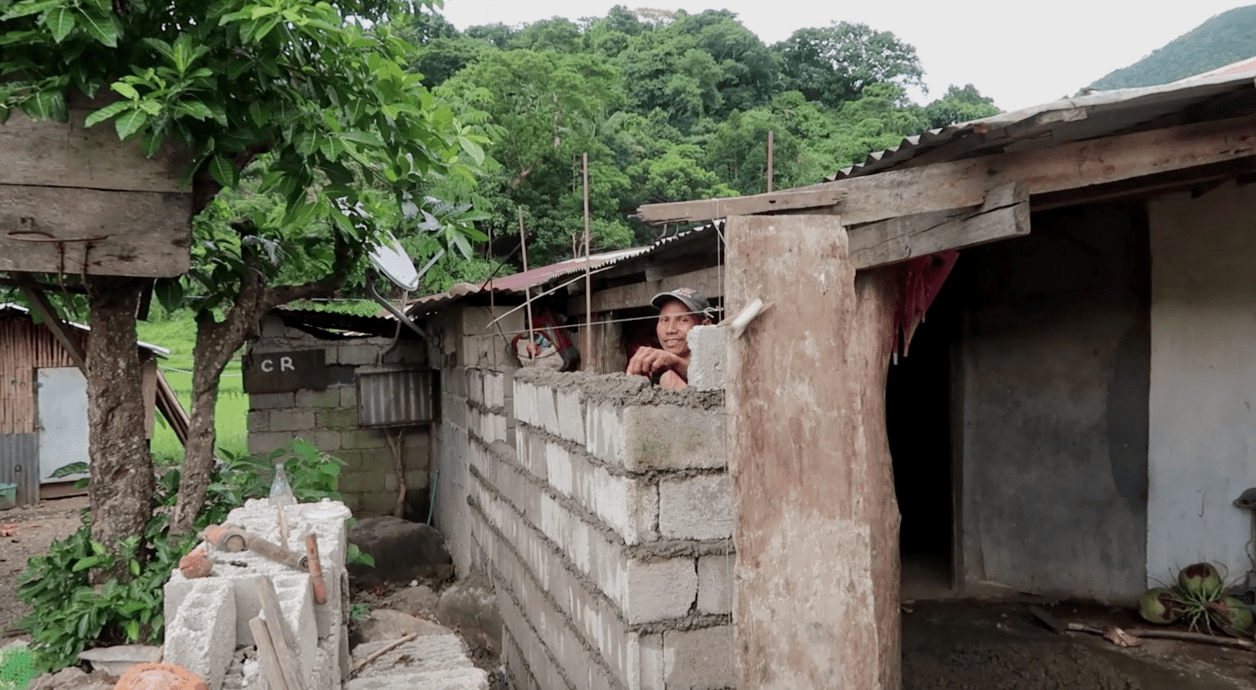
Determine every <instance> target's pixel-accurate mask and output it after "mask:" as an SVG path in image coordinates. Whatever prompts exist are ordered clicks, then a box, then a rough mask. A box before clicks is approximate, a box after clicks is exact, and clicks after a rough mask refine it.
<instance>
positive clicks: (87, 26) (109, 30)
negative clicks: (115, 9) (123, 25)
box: [78, 9, 118, 48]
mask: <svg viewBox="0 0 1256 690" xmlns="http://www.w3.org/2000/svg"><path fill="white" fill-rule="evenodd" d="M79 19H80V21H79V22H78V26H79V27H80V28H81V29H83V31H85V32H86V33H87V35H88V36H91V37H92V38H94V39H96V40H97V41H100V42H101V43H103V44H105V45H107V46H109V47H110V48H117V47H118V27H117V25H116V24H114V23H113V17H112V16H110V15H109V14H107V13H105V14H100V13H98V11H97V10H88V9H84V10H83V11H82V12H80V13H79Z"/></svg>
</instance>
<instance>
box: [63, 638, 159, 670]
mask: <svg viewBox="0 0 1256 690" xmlns="http://www.w3.org/2000/svg"><path fill="white" fill-rule="evenodd" d="M161 654H162V648H161V647H157V646H153V645H144V644H124V645H115V646H113V647H96V648H95V649H88V650H84V651H82V652H80V653H79V661H86V662H89V663H91V665H92V668H93V669H95V670H99V671H104V672H105V673H108V674H109V675H112V676H115V677H116V676H121V675H123V674H124V673H126V672H127V669H129V668H131V667H132V666H134V665H136V664H141V663H149V664H155V663H157V662H159V661H161Z"/></svg>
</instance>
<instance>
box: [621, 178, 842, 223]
mask: <svg viewBox="0 0 1256 690" xmlns="http://www.w3.org/2000/svg"><path fill="white" fill-rule="evenodd" d="M845 197H846V192H845V190H843V189H840V188H833V187H825V188H819V189H807V190H802V191H787V192H773V193H771V194H755V195H753V196H734V197H726V198H721V199H703V200H701V201H677V202H673V203H669V204H649V205H646V206H642V207H641V208H639V209H637V213H638V215H639V217H640V218H641V220H643V221H645V222H647V223H653V224H660V223H675V222H682V221H695V220H714V219H716V218H727V217H729V216H744V215H750V214H756V213H771V212H773V211H796V210H799V209H804V208H815V207H818V206H832V205H833V204H839V203H841V202H842V200H843V199H844V198H845Z"/></svg>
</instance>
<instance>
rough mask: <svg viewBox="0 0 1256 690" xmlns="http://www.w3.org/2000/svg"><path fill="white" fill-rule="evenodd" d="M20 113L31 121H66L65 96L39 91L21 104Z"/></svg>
mask: <svg viewBox="0 0 1256 690" xmlns="http://www.w3.org/2000/svg"><path fill="white" fill-rule="evenodd" d="M21 107H22V112H24V113H26V116H27V117H29V118H30V119H32V120H61V121H63V122H64V121H65V120H66V119H68V117H67V115H68V113H67V111H66V107H65V94H63V93H61V92H60V91H50V90H45V91H40V92H39V93H37V94H35V95H33V96H31V97H30V98H27V99H26V100H25V101H23V102H22V106H21Z"/></svg>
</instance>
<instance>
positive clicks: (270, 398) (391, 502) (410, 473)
mask: <svg viewBox="0 0 1256 690" xmlns="http://www.w3.org/2000/svg"><path fill="white" fill-rule="evenodd" d="M262 333H263V337H262V338H261V339H260V340H259V341H258V342H257V343H255V344H254V345H253V346H252V352H253V353H255V354H266V353H269V352H276V351H286V350H296V349H321V350H323V352H324V357H325V360H326V362H327V365H328V367H332V368H337V369H339V370H341V375H340V376H339V377H333V382H332V383H331V384H330V385H329V386H328V387H327V389H326V390H321V391H316V390H308V389H302V390H298V391H295V392H289V393H261V394H254V395H251V396H249V414H248V430H249V439H248V448H249V452H250V453H253V454H254V455H265V454H267V453H269V452H271V451H273V450H275V449H276V448H281V447H283V446H285V445H287V444H288V443H291V442H292V440H293V439H296V438H301V439H304V440H306V441H309V442H310V443H312V444H314V446H316V447H317V448H318V449H319V450H321V451H323V452H325V453H329V454H331V455H334V456H335V457H337V458H339V459H341V460H343V461H344V462H345V463H346V464H345V467H344V468H342V474H341V480H340V487H339V488H340V493H341V495H342V496H343V498H344V501H345V503H346V504H347V505H348V506H349V507H350V508H351V509H352V510H353V511H354V512H355V513H359V514H364V515H369V514H387V513H391V512H392V510H393V508H394V506H395V505H396V502H397V489H398V487H399V486H400V480H401V479H402V478H404V479H405V482H406V488H407V490H421V489H426V488H427V487H428V482H429V447H430V445H431V439H430V436H431V435H430V433H429V432H428V430H427V429H426V428H412V429H409V430H407V431H406V432H405V434H404V439H403V447H404V448H405V451H404V452H403V458H402V462H403V465H402V468H403V472H402V473H400V474H399V473H398V471H397V467H396V466H397V459H396V457H395V456H394V453H393V451H392V449H391V448H390V447H389V444H388V440H387V438H386V436H385V434H386V433H389V432H386V431H384V430H382V429H363V428H359V426H358V409H357V394H356V389H355V387H354V385H355V384H354V381H353V371H354V370H355V369H356V368H357V367H362V366H367V367H369V366H373V365H375V364H376V363H377V362H379V361H380V358H381V357H382V356H383V355H384V353H387V356H388V360H387V361H388V362H390V363H397V364H413V365H416V366H422V365H423V364H424V363H425V361H426V353H425V351H424V350H425V345H423V344H419V343H413V342H411V343H405V344H402V345H400V346H397V347H394V342H393V339H392V338H379V337H376V338H355V339H353V340H348V341H328V340H320V339H318V338H315V337H313V336H311V335H309V334H307V333H305V332H303V331H300V330H297V329H294V328H287V327H285V326H284V325H283V322H282V321H281V320H280V319H278V318H276V317H274V316H268V317H266V318H265V319H263V324H262ZM386 477H388V478H387V479H386Z"/></svg>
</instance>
